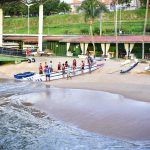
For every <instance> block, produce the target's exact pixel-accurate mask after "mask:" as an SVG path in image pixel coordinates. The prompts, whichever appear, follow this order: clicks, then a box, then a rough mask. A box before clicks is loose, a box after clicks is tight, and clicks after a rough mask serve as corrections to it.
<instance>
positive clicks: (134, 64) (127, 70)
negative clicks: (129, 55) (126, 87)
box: [120, 62, 139, 73]
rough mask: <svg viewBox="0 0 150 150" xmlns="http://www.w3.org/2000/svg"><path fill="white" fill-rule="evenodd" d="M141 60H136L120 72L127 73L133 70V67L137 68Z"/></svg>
mask: <svg viewBox="0 0 150 150" xmlns="http://www.w3.org/2000/svg"><path fill="white" fill-rule="evenodd" d="M138 63H139V62H135V63H133V64H132V65H131V66H130V67H129V68H127V69H125V70H121V71H120V73H127V72H129V71H131V70H132V69H133V68H135V67H136V66H137V65H138Z"/></svg>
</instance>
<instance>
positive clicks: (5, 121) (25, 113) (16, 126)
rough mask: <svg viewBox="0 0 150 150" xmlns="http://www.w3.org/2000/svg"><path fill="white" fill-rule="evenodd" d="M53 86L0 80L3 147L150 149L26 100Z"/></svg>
mask: <svg viewBox="0 0 150 150" xmlns="http://www.w3.org/2000/svg"><path fill="white" fill-rule="evenodd" d="M51 90H53V93H54V91H55V88H53V87H48V88H47V86H45V85H43V84H41V83H30V82H20V81H14V80H2V79H1V80H0V150H149V149H150V144H149V143H145V142H141V143H140V142H133V141H132V142H131V141H122V140H119V139H115V138H111V137H105V136H102V135H99V134H96V133H91V132H88V131H85V130H82V129H79V128H77V127H75V126H73V125H71V124H67V123H65V122H62V121H59V120H57V119H55V118H53V117H52V116H50V115H47V114H46V113H45V112H43V111H40V110H38V109H35V108H34V107H33V105H32V104H31V103H28V102H26V103H25V102H24V99H26V98H27V99H31V100H32V97H34V99H33V100H34V101H36V95H39V94H40V93H41V95H42V96H41V100H42V99H43V93H45V94H47V92H50V91H51ZM66 90H67V89H66ZM56 92H57V90H56ZM27 95H28V96H27ZM38 100H39V96H38Z"/></svg>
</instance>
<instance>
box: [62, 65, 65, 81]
mask: <svg viewBox="0 0 150 150" xmlns="http://www.w3.org/2000/svg"><path fill="white" fill-rule="evenodd" d="M62 75H63V78H64V77H65V64H62Z"/></svg>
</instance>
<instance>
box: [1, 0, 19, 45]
mask: <svg viewBox="0 0 150 150" xmlns="http://www.w3.org/2000/svg"><path fill="white" fill-rule="evenodd" d="M12 2H18V0H1V2H0V47H2V44H3V7H4V5H6V4H9V3H12Z"/></svg>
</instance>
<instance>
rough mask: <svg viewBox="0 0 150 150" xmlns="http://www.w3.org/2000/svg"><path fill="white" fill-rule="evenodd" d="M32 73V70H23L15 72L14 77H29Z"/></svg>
mask: <svg viewBox="0 0 150 150" xmlns="http://www.w3.org/2000/svg"><path fill="white" fill-rule="evenodd" d="M34 74H35V73H34V72H23V73H18V74H15V75H14V78H16V79H22V78H26V77H31V76H33V75H34Z"/></svg>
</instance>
